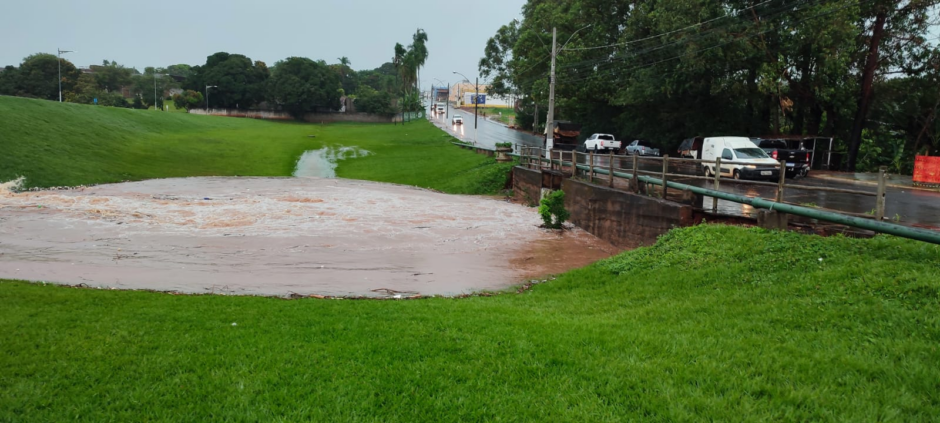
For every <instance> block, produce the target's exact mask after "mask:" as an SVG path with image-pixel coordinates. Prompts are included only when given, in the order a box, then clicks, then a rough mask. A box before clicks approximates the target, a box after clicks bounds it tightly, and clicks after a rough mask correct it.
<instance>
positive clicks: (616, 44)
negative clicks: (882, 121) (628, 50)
mask: <svg viewBox="0 0 940 423" xmlns="http://www.w3.org/2000/svg"><path fill="white" fill-rule="evenodd" d="M772 1H776V0H766V1H764V2H763V3H758V4H755V5H753V6H749V7H745V8H744V9H741V10H740V11H738V12H735V13H733V14H727V15H723V16H719V17H717V18H712V19H709V20H707V21H703V22H699V23H696V24H693V25H689V26H687V27H684V28H679V29H676V30H672V31H669V32H664V33H662V34H657V35H651V36H649V37H646V38H641V39H639V40H630V41H626V42H622V43H614V44H607V45H603V46H593V47H577V48H562V50H570V51H576V50H598V49H602V48H610V47H619V46H626V45H630V44H635V43H639V42H643V41H648V40H653V39H656V38H659V37H665V36H667V35H672V34H675V33H677V32H682V31H685V30H687V29H692V28H696V27H699V26H702V25H705V24H707V23H711V22H714V21H717V20H719V19H724V18H728V17H731V16H732V15H738V14H740V13H741V12H744V11H745V10H749V9H753V8H755V7H759V6H763V5H765V4H767V3H770V2H772Z"/></svg>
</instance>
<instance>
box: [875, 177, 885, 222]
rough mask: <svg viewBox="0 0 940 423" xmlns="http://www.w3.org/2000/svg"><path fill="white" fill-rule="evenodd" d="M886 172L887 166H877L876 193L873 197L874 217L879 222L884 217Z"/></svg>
mask: <svg viewBox="0 0 940 423" xmlns="http://www.w3.org/2000/svg"><path fill="white" fill-rule="evenodd" d="M886 173H888V167H887V166H881V167H879V168H878V194H877V196H876V197H875V219H877V220H878V221H879V222H880V221H882V220H884V218H885V190H886V187H887V181H885V176H886Z"/></svg>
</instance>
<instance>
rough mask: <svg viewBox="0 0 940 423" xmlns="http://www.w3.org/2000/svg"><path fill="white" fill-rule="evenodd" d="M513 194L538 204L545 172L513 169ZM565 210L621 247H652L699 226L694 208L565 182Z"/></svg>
mask: <svg viewBox="0 0 940 423" xmlns="http://www.w3.org/2000/svg"><path fill="white" fill-rule="evenodd" d="M512 180H513V191H514V192H515V195H516V197H517V198H518V199H520V200H521V201H523V202H525V203H528V204H530V205H537V204H538V201H539V197H540V192H541V188H542V172H540V171H535V170H530V169H526V168H523V167H515V168H513V175H512ZM562 190H563V191H564V192H565V207H566V208H567V209H568V211H569V212H570V213H571V218H570V222H571V223H573V224H575V225H576V226H578V227H580V228H581V229H584V230H585V231H588V232H590V233H592V234H594V235H595V236H597V237H598V238H601V239H604V240H606V241H608V242H610V243H611V244H613V245H616V246H617V247H621V248H636V247H641V246H646V245H652V244H654V243H655V242H656V238H657V237H659V236H660V235H662V234H664V233H666V232H668V231H669V230H670V229H672V228H675V227H683V226H691V225H694V224H695V216H694V214H693V208H692V206H690V205H686V204H680V203H676V202H673V201H666V200H662V199H658V198H652V197H647V196H645V195H640V194H634V193H631V192H626V191H620V190H616V189H611V188H607V187H601V186H596V185H592V184H589V183H586V182H580V181H575V180H571V179H565V180H564V182H563V183H562Z"/></svg>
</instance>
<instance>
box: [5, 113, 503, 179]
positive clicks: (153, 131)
mask: <svg viewBox="0 0 940 423" xmlns="http://www.w3.org/2000/svg"><path fill="white" fill-rule="evenodd" d="M310 135H315V136H316V137H315V138H313V137H310ZM450 140H452V138H451V137H450V136H448V135H446V134H444V133H442V132H441V131H440V130H439V129H437V128H434V127H433V126H432V125H431V124H429V123H427V122H414V123H410V124H407V125H389V124H385V125H381V124H332V125H317V124H306V123H296V122H272V121H261V120H253V119H236V118H225V117H212V116H199V115H189V114H186V113H165V112H159V111H152V110H149V111H148V110H130V109H116V108H110V107H96V106H89V105H79V104H68V103H65V104H61V103H57V102H53V101H44V100H32V99H24V98H16V97H3V96H0V152H2V154H0V182H3V181H8V180H12V179H15V178H16V177H18V176H25V177H26V186H28V187H48V186H59V185H81V184H95V183H108V182H119V181H124V180H140V179H148V178H167V177H182V176H230V175H242V176H289V175H291V173H292V172H293V170H294V166H295V164H296V163H297V159H298V158H299V157H300V156H301V154H303V152H304V151H306V150H312V149H318V148H322V147H324V146H358V147H361V148H364V149H366V150H368V151H370V152H372V153H373V154H371V155H369V156H366V157H359V158H355V159H352V160H347V161H344V162H341V164H340V167H339V169H338V170H337V173H338V174H339V175H340V176H342V177H347V178H354V179H368V180H374V181H379V182H395V183H403V184H408V185H418V186H422V187H429V188H434V189H438V190H441V191H445V192H450V193H459V194H486V193H495V192H496V191H498V190H499V189H501V188H502V186H503V184H504V183H505V181H506V173H507V172H506V171H507V170H508V168H507V167H506V166H505V165H496V164H495V163H493V160H492V159H491V158H487V157H484V156H480V155H477V154H474V153H472V152H469V151H465V150H460V149H458V148H455V147H454V146H453V145H451V144H450V143H449V142H448V141H450Z"/></svg>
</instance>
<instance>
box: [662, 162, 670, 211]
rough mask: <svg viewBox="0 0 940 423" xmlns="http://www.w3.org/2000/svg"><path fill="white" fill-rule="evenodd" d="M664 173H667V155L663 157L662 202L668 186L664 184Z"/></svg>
mask: <svg viewBox="0 0 940 423" xmlns="http://www.w3.org/2000/svg"><path fill="white" fill-rule="evenodd" d="M666 172H669V155H668V154H664V155H663V200H665V199H666V190H667V187H666V185H668V184H667V183H666Z"/></svg>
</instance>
